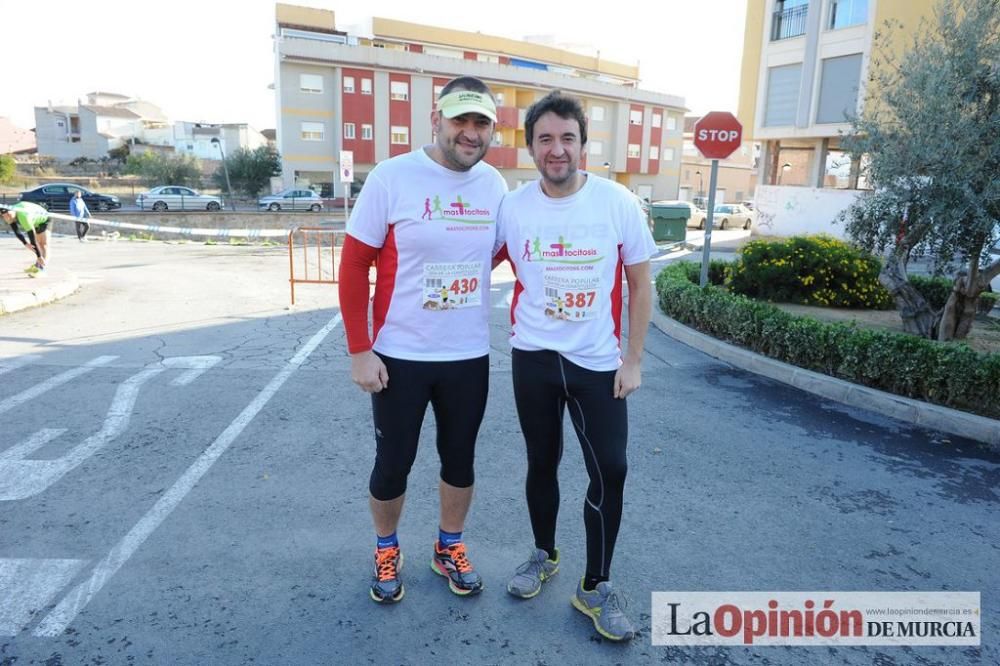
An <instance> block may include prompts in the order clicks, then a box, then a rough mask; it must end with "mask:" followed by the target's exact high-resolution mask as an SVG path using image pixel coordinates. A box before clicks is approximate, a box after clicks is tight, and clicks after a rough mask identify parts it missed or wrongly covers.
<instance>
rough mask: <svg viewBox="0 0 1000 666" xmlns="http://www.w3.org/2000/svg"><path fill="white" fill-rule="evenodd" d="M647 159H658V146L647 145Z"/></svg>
mask: <svg viewBox="0 0 1000 666" xmlns="http://www.w3.org/2000/svg"><path fill="white" fill-rule="evenodd" d="M649 159H650V161H652V160H658V159H660V147H659V146H650V147H649Z"/></svg>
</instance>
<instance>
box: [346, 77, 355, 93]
mask: <svg viewBox="0 0 1000 666" xmlns="http://www.w3.org/2000/svg"><path fill="white" fill-rule="evenodd" d="M344 92H345V93H352V92H354V77H353V76H345V77H344Z"/></svg>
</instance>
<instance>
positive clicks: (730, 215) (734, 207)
mask: <svg viewBox="0 0 1000 666" xmlns="http://www.w3.org/2000/svg"><path fill="white" fill-rule="evenodd" d="M714 217H715V219H714V220H713V222H712V223H713V224H717V225H719V228H720V229H729V228H730V227H743V228H744V229H749V228H750V227H751V225H752V224H753V211H751V210H750V209H749V208H747V207H746V206H744V205H743V204H719V205H717V206H716V207H715V216H714Z"/></svg>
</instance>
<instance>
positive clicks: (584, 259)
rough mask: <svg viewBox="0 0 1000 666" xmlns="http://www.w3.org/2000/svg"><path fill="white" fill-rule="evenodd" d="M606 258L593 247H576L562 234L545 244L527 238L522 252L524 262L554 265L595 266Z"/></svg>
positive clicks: (537, 238)
mask: <svg viewBox="0 0 1000 666" xmlns="http://www.w3.org/2000/svg"><path fill="white" fill-rule="evenodd" d="M603 258H604V257H602V256H601V254H600V253H599V252H598V251H597V250H596V249H595V248H592V247H589V248H585V247H576V246H575V245H574V244H573V243H571V242H569V241H568V240H567V239H566V238H565V237H564V236H562V235H561V234H560V235H559V238H558V239H557V240H555V241H550V242H546V243H543V241H542V239H541V238H539V237H538V236H535V238H534V239H530V238H526V239H525V240H524V248H523V251H522V252H521V259H522V260H523V261H532V262H546V263H553V264H594V263H597V262H598V261H600V260H601V259H603Z"/></svg>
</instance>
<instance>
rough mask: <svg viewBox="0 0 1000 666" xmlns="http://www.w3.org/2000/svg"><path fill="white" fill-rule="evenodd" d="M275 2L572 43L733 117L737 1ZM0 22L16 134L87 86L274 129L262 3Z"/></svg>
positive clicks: (136, 6)
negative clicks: (37, 112)
mask: <svg viewBox="0 0 1000 666" xmlns="http://www.w3.org/2000/svg"><path fill="white" fill-rule="evenodd" d="M287 4H299V5H305V6H310V7H319V8H322V9H330V10H333V11H334V12H335V16H336V24H337V28H338V29H348V31H350V30H349V28H348V26H351V25H363V24H364V22H365V20H366V19H369V18H370V17H371V16H380V17H385V18H394V19H399V20H403V21H411V22H414V23H423V24H427V25H436V26H441V27H445V28H453V29H457V30H465V31H469V32H481V33H483V34H488V35H497V36H501V37H509V38H513V39H524V38H525V37H527V36H544V37H546V38H547V39H551V40H552V41H553V45H566V44H575V45H582V46H584V47H585V48H589V49H590V51H589V53H590V54H592V55H593V54H595V52H596V51H597V50H599V51H600V55H601V57H602V58H606V59H609V60H614V61H617V62H622V63H626V64H636V63H638V65H639V76H640V78H641V83H640V87H641V88H642V89H644V90H652V91H656V92H661V93H666V94H671V95H677V96H680V97H683V98H684V99H685V102H686V104H687V106H688V108H690V109H691V112H692V113H694V114H696V115H701V114H703V113H706V112H708V111H712V110H721V111H732V112H734V113H735V111H736V104H737V98H738V95H739V84H740V81H739V78H740V59H741V57H742V49H743V27H744V25H743V21H744V16H745V12H746V0H658V1H657V2H649V3H646V2H633V3H621V4H617V3H612V2H607V1H605V2H601V0H597V2H596V3H584V2H582V1H581V0H576V1H575V2H562V3H558V2H552V1H551V0H549V1H547V2H545V1H543V2H539V1H538V0H531V1H525V0H510V1H509V2H506V3H502V4H504V5H505V6H508V7H510V9H509V10H503V11H502V10H501V9H500V7H499V6H500V4H501V3H496V4H495V5H492V4H486V3H473V2H466V3H461V2H460V3H446V2H440V3H433V2H426V1H425V2H420V0H373V1H372V2H365V3H361V2H356V1H355V2H343V1H340V2H328V3H327V2H322V1H320V0H299V1H297V2H296V1H295V0H287ZM584 6H589V7H591V8H592V9H591V10H589V11H588V10H585V9H583V7H584ZM359 8H360V9H359ZM428 8H434V9H435V10H434V11H430V12H429V11H428ZM361 10H363V11H361ZM0 22H2V24H3V25H4V36H5V40H4V42H5V43H4V47H5V48H4V50H3V51H4V53H3V61H4V66H3V74H2V76H0V91H2V92H0V116H7V117H9V118H10V119H11V121H12V122H13V123H14V124H15V125H18V126H20V127H23V128H31V127H34V124H35V123H34V111H33V108H34V106H44V105H46V104H47V103H48V102H49V101H51V102H52V103H53V104H76V102H77V100H78V99H79V100H85V95H86V94H87V93H88V92H93V91H98V90H99V91H103V92H116V93H121V94H124V95H131V96H136V97H141V98H143V99H145V100H147V101H149V102H152V103H153V104H156V105H157V106H159V107H160V108H162V109H163V110H164V112H165V113H166V114H167V117H168V118H170V119H171V120H173V121H178V120H190V121H196V122H215V123H218V122H235V123H238V122H246V123H249V124H250V125H251V126H253V127H255V128H256V129H258V130H261V129H267V128H273V127H274V122H275V121H274V92H273V91H272V90H270V89H269V88H268V86H269V85H270V84H271V83H272V81H273V78H274V76H273V75H274V59H273V55H272V41H271V34H272V33H273V31H274V2H273V0H241V1H239V2H235V1H233V0H217V1H206V0H168V1H167V2H159V1H158V2H153V1H150V0H131V1H128V2H119V1H116V0H93V1H92V2H89V3H81V2H79V0H73V1H72V2H68V1H64V0H0Z"/></svg>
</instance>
